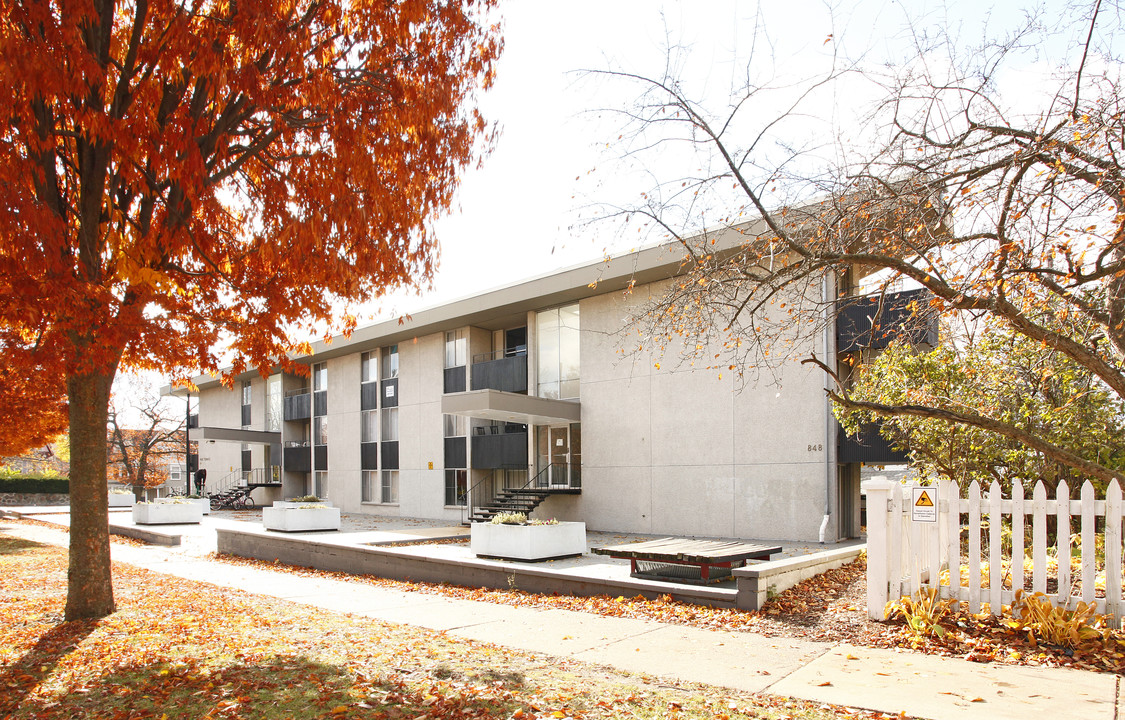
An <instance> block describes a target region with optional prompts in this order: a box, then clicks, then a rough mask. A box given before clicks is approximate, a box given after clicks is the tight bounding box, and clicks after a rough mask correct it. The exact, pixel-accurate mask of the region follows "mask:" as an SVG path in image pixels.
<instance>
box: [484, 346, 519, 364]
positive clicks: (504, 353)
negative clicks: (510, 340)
mask: <svg viewBox="0 0 1125 720" xmlns="http://www.w3.org/2000/svg"><path fill="white" fill-rule="evenodd" d="M510 357H527V348H524V349H523V350H493V351H492V352H484V353H477V354H476V355H473V365H476V364H477V363H482V362H491V361H493V360H502V359H504V358H510Z"/></svg>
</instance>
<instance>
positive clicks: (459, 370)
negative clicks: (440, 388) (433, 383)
mask: <svg viewBox="0 0 1125 720" xmlns="http://www.w3.org/2000/svg"><path fill="white" fill-rule="evenodd" d="M445 392H447V393H458V392H465V366H464V365H459V366H457V367H451V368H446V369H445Z"/></svg>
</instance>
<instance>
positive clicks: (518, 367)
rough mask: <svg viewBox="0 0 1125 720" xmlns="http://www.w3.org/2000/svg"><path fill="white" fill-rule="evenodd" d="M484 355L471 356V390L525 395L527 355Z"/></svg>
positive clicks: (500, 353)
mask: <svg viewBox="0 0 1125 720" xmlns="http://www.w3.org/2000/svg"><path fill="white" fill-rule="evenodd" d="M502 355H503V353H502V352H499V353H485V354H483V355H475V356H473V367H472V380H471V382H470V386H471V387H472V389H473V390H502V391H504V392H510V393H527V355H509V356H507V357H502Z"/></svg>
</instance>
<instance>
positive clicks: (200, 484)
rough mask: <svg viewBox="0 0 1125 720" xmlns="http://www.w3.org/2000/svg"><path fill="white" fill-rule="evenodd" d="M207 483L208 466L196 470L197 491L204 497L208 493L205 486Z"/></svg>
mask: <svg viewBox="0 0 1125 720" xmlns="http://www.w3.org/2000/svg"><path fill="white" fill-rule="evenodd" d="M206 484H207V468H199V469H198V470H196V471H195V492H196V493H197V494H198V495H199V496H200V497H203V496H205V495H206V493H205V492H204V490H203V488H204V486H205V485H206Z"/></svg>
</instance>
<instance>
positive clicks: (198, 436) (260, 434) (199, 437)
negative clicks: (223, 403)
mask: <svg viewBox="0 0 1125 720" xmlns="http://www.w3.org/2000/svg"><path fill="white" fill-rule="evenodd" d="M188 440H191V441H193V442H207V441H213V442H236V443H255V444H261V445H272V444H274V443H280V442H281V433H279V432H265V431H264V430H243V429H241V428H223V427H197V428H192V429H191V430H188Z"/></svg>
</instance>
